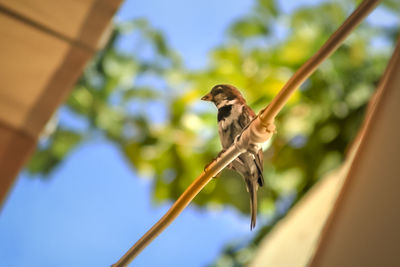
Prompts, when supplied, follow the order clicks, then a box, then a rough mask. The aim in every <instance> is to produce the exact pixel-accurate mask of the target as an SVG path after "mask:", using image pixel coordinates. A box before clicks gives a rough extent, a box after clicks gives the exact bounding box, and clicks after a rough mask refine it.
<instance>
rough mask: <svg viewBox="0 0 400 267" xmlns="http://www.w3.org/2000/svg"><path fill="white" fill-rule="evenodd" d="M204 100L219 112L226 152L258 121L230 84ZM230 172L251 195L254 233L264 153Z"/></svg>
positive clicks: (246, 156) (244, 158) (245, 158)
mask: <svg viewBox="0 0 400 267" xmlns="http://www.w3.org/2000/svg"><path fill="white" fill-rule="evenodd" d="M201 100H205V101H210V102H213V103H214V104H215V106H216V107H217V109H218V117H217V119H218V134H219V138H220V141H221V145H222V149H223V151H225V150H226V149H227V148H228V147H230V145H232V143H233V142H234V140H235V138H236V137H237V136H238V135H239V134H240V133H241V132H242V130H243V129H244V128H245V127H246V126H247V125H248V124H249V123H250V122H251V121H252V120H253V119H254V118H255V116H256V115H255V113H254V111H253V110H252V109H251V108H250V107H249V106H248V105H247V104H246V100H245V99H244V98H243V96H242V94H241V93H240V92H239V90H238V89H237V88H235V87H234V86H232V85H229V84H219V85H216V86H214V87H213V88H212V89H211V91H210V92H209V93H208V94H206V95H205V96H203V97H202V98H201ZM227 168H229V169H232V170H234V171H236V172H237V173H239V174H240V175H241V176H242V177H243V179H244V182H245V184H246V188H247V191H248V192H249V194H250V213H251V223H250V230H252V229H253V228H254V227H255V226H256V217H257V190H258V187H259V186H263V184H264V178H263V153H262V150H261V149H260V150H258V152H257V153H255V154H254V153H251V152H244V153H243V154H241V155H240V156H239V157H237V158H236V159H235V160H234V161H232V163H231V164H229V165H228V166H227Z"/></svg>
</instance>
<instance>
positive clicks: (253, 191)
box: [249, 183, 257, 230]
mask: <svg viewBox="0 0 400 267" xmlns="http://www.w3.org/2000/svg"><path fill="white" fill-rule="evenodd" d="M249 193H250V214H251V223H250V230H253V229H254V227H256V221H257V184H252V183H250V185H249Z"/></svg>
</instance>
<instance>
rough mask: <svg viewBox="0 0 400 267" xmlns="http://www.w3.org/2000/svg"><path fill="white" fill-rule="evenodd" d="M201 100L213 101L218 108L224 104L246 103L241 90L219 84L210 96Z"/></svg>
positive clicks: (207, 95)
mask: <svg viewBox="0 0 400 267" xmlns="http://www.w3.org/2000/svg"><path fill="white" fill-rule="evenodd" d="M201 100H204V101H211V102H213V103H214V104H215V105H216V106H217V107H219V106H222V105H224V103H232V102H239V103H246V100H245V99H244V98H243V96H242V94H241V93H240V92H239V90H238V89H236V87H234V86H233V85H229V84H218V85H216V86H214V87H213V88H212V89H211V91H210V92H209V93H208V94H206V95H205V96H203V97H202V98H201Z"/></svg>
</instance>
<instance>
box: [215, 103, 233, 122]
mask: <svg viewBox="0 0 400 267" xmlns="http://www.w3.org/2000/svg"><path fill="white" fill-rule="evenodd" d="M231 110H232V105H226V106H223V107H221V108H219V109H218V122H219V121H221V120H224V119H225V118H226V117H228V116H229V115H231Z"/></svg>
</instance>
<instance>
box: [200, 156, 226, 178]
mask: <svg viewBox="0 0 400 267" xmlns="http://www.w3.org/2000/svg"><path fill="white" fill-rule="evenodd" d="M225 151H226V149H222V150H221V151H220V152H219V153H218V155H217V156H216V157H215V158H214V159H213V160H212V161H211V162H210V163H208V164H207V165H206V166H205V167H204V171H205V172H206V171H208V170H209V168H210V165H211V164H212V163H213V162H214V161H217V160H218V158H220V157H221V155H222V154H223V153H224V152H225ZM220 174H221V172H219V173H217V174H216V175H215V176H214V177H213V178H219V175H220Z"/></svg>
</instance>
